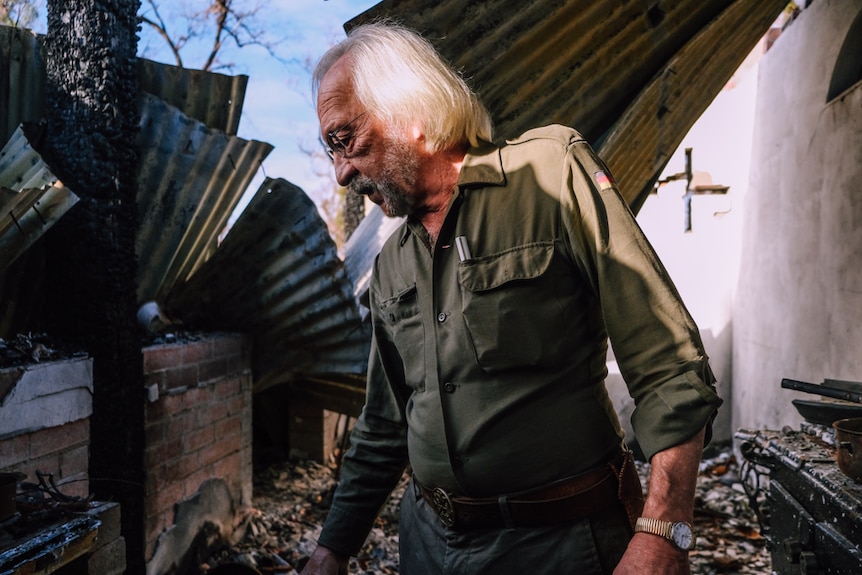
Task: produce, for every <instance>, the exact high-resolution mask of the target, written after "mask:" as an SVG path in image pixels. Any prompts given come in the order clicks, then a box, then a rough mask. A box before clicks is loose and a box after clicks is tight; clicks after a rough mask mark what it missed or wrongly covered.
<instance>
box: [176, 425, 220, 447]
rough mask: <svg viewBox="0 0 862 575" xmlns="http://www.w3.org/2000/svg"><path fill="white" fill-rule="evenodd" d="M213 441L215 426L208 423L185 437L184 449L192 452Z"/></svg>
mask: <svg viewBox="0 0 862 575" xmlns="http://www.w3.org/2000/svg"><path fill="white" fill-rule="evenodd" d="M212 442H213V426H212V425H207V426H206V427H203V428H201V429H197V430H195V431H192V432H191V433H189V434H187V435H185V436H184V437H183V451H184V452H185V453H190V452H192V451H198V450H199V449H202V448H204V447H206V446H207V445H211V444H212Z"/></svg>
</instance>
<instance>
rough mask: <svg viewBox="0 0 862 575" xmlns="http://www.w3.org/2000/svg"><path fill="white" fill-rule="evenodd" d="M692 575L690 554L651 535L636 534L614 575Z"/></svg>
mask: <svg viewBox="0 0 862 575" xmlns="http://www.w3.org/2000/svg"><path fill="white" fill-rule="evenodd" d="M655 573H661V574H662V575H690V573H691V567H690V565H689V561H688V553H686V552H685V551H680V550H679V549H677V548H676V547H674V546H673V544H672V543H671V542H670V541H667V540H665V539H662V538H661V537H659V536H657V535H652V534H649V533H635V535H634V537H632V540H631V541H630V542H629V546H628V548H627V549H626V552H625V555H623V558H622V560H621V561H620V562H619V564H618V565H617V568H616V569H615V570H614V575H646V574H655Z"/></svg>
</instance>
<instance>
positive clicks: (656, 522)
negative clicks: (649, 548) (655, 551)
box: [635, 517, 695, 551]
mask: <svg viewBox="0 0 862 575" xmlns="http://www.w3.org/2000/svg"><path fill="white" fill-rule="evenodd" d="M635 533H652V534H653V535H658V536H659V537H664V538H665V539H667V540H668V541H670V542H671V543H673V544H674V545H675V546H676V548H677V549H679V550H680V551H690V550H691V549H692V548H693V547H694V540H695V539H694V533H693V532H692V530H691V524H690V523H686V522H685V521H680V522H678V523H673V522H671V521H662V520H661V519H652V518H650V517H638V519H637V521H635Z"/></svg>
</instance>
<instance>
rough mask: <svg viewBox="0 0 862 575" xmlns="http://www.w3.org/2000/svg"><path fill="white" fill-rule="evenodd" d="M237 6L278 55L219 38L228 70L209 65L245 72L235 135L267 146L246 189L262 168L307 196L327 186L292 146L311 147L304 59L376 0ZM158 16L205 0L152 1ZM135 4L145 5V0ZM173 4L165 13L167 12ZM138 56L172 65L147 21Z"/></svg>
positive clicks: (194, 53) (187, 58)
mask: <svg viewBox="0 0 862 575" xmlns="http://www.w3.org/2000/svg"><path fill="white" fill-rule="evenodd" d="M236 2H237V4H238V6H240V7H251V6H255V5H259V6H261V8H260V10H259V12H258V17H257V23H258V25H259V27H260V28H262V29H264V30H265V32H266V37H267V38H269V39H270V40H271V41H273V42H277V46H276V48H275V50H276V51H277V53H278V56H279V58H278V59H276V58H274V57H273V56H271V55H270V54H269V53H268V52H267V51H266V50H265V49H263V48H262V47H259V46H247V47H244V48H242V49H237V48H236V47H235V46H234V45H233V44H227V45H226V46H225V47H224V49H223V50H222V52H221V53H220V54H221V57H220V59H221V60H222V61H223V62H226V63H230V64H232V67H231V68H230V69H221V70H215V71H217V72H219V73H223V74H228V75H237V74H245V75H247V76H248V77H249V80H248V88H247V91H246V97H245V103H244V105H243V113H242V118H241V120H240V125H239V134H238V135H239V136H240V137H241V138H244V139H247V140H259V141H263V142H268V143H270V144H272V145H273V146H275V148H274V149H273V151H272V152H271V153H270V154H269V156H268V157H267V159H266V160H265V161H264V164H263V170H262V172H261V173H259V174H258V176H257V177H256V178H255V179H254V181H252V183H251V185H250V186H249V193H254V192H255V191H256V190H257V188H258V186H259V185H260V183H261V182H262V181H263V177H264V176H263V174H264V173H265V174H266V175H267V176H270V177H279V178H284V179H286V180H288V181H290V182H292V183H294V184H296V185H298V186H299V187H301V188H302V189H303V190H305V192H306V193H307V194H308V195H309V196H310V197H311V198H312V199H313V200H314V201H315V202H319V201H320V200H321V198H322V197H323V196H324V195H325V194H327V193H329V192H330V191H331V190H330V188H331V186H332V181H333V180H331V179H330V178H326V177H321V176H319V175H317V174H315V172H318V173H326V174H328V173H331V170H332V168H331V165H330V164H329V161H328V160H322V159H318V160H315V161H312V160H311V159H310V158H309V156H308V155H307V154H304V153H303V152H302V151H301V150H300V146H305V147H306V148H315V149H316V147H318V146H319V143H318V139H317V134H318V123H317V114H316V113H315V111H314V107H313V106H312V103H311V78H310V72H309V70H308V66H309V65H310V64H309V62H310V63H312V64H313V63H314V62H316V61H317V59H318V58H319V57H320V56H321V55H322V54H323V52H325V51H326V49H327V48H328V47H329V46H331V45H332V44H334V43H335V42H337V41H338V40H340V39H342V38H344V27H343V26H344V23H345V22H347V21H348V20H350V19H351V18H353V17H354V16H357V15H359V14H361V13H362V12H364V11H365V10H367V9H369V8H371V7H372V6H374V5H375V4H377V3H378V2H379V0H271V1H268V2H267V1H263V0H236ZM34 3H35V4H36V6H37V10H38V11H39V20H38V21H37V22H36V24H35V25H34V26H33V28H34V29H35V30H36V31H38V32H45V28H46V24H45V22H46V11H47V10H46V8H45V6H46V1H45V0H36V1H35V2H34ZM158 4H159V5H160V6H161V8H160V10H161V12H162V17H163V19H164V20H165V21H166V22H167V23H168V26H169V27H171V26H175V29H172V32H173V33H174V34H179V33H181V32H183V31H184V29H185V26H184V24H183V23H182V22H181V20H180V19H179V18H178V17H177V15H176V12H177V11H178V10H186V11H188V10H200V9H202V8H204V7H205V6H207V5H208V4H209V2H208V0H159V2H158ZM141 6H142V11H143V12H144V13H145V14H146V13H147V10H148V9H149V7H148V5H147V2H146V0H142V2H141ZM172 11H173V12H172ZM209 43H211V40H210V39H209V38H207V40H206V42H204V43H202V45H200V46H195V45H192V44H189V45H188V46H187V47H186V48H184V49H183V50H182V51H181V55H182V57H183V65H184V66H185V67H187V68H193V69H199V68H200V67H201V66H203V63H204V60H205V54H206V51H208V50H209ZM138 55H140V56H143V57H145V58H149V59H150V60H155V61H157V62H164V63H167V64H175V63H176V62H175V61H174V59H173V55H172V54H171V53H170V51H169V49H168V47H167V44H166V43H165V41H164V40H163V39H161V38H159V37H158V36H157V35H156V34H155V33H154V32H152V29H151V28H150V27H148V26H142V29H141V38H140V42H139V45H138Z"/></svg>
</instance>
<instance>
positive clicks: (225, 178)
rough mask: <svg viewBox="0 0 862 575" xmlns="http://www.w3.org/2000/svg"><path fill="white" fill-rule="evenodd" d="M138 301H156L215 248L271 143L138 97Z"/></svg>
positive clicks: (149, 98) (184, 277)
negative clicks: (233, 133)
mask: <svg viewBox="0 0 862 575" xmlns="http://www.w3.org/2000/svg"><path fill="white" fill-rule="evenodd" d="M139 148H140V155H139V158H138V170H139V173H138V178H137V180H138V197H137V201H138V210H139V212H140V214H141V226H140V230H139V232H138V238H137V242H136V249H137V253H138V258H139V262H140V263H139V267H138V300H139V301H140V302H141V303H143V302H145V301H149V300H156V301H162V300H163V299H164V298H165V297H166V295H167V293H168V292H169V291H170V290H171V288H172V286H173V285H174V284H175V283H176V282H177V281H182V280H184V279H186V278H188V277H189V275H191V273H192V272H194V271H195V269H197V268H198V267H199V266H200V265H201V264H202V263H203V261H204V260H206V258H207V257H208V256H209V255H210V254H211V253H213V251H214V250H215V248H216V246H217V245H218V236H219V234H220V233H221V232H222V231H223V229H224V226H225V224H226V223H227V220H228V218H229V217H230V214H231V212H232V211H233V209H234V208H235V207H236V205H237V203H238V202H239V200H240V199H241V196H242V194H243V193H244V192H245V189H246V187H247V186H248V184H249V182H250V181H251V179H252V178H253V177H254V174H255V172H256V171H257V169H258V168H259V166H260V164H261V162H263V159H264V158H265V157H266V156H267V154H269V152H270V151H271V150H272V145H270V144H267V143H265V142H258V141H254V140H243V139H241V138H237V137H236V136H228V135H226V134H224V133H223V132H220V131H216V130H211V129H209V128H207V127H206V126H205V125H204V124H202V123H201V122H198V121H196V120H194V119H192V118H189V117H188V116H186V115H185V114H183V113H182V112H181V111H180V110H178V109H177V108H174V107H173V106H169V105H168V104H166V103H165V102H164V101H162V100H160V99H159V98H156V97H154V96H150V95H148V94H143V95H142V96H141V132H140V136H139Z"/></svg>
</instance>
